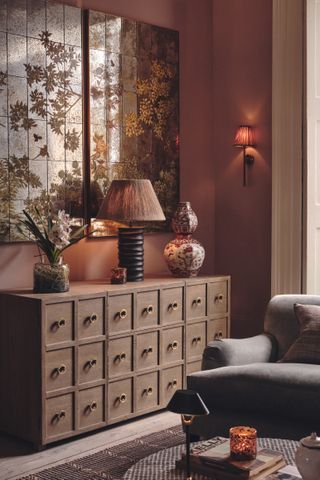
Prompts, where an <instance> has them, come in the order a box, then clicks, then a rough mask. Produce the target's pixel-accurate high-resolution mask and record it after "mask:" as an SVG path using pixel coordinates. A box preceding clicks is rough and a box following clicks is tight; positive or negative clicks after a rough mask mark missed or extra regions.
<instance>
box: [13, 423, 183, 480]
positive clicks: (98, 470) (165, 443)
mask: <svg viewBox="0 0 320 480" xmlns="http://www.w3.org/2000/svg"><path fill="white" fill-rule="evenodd" d="M184 441H185V435H184V433H183V431H182V428H181V426H180V425H177V426H175V427H172V428H169V429H167V430H162V431H161V432H157V433H153V434H151V435H146V436H145V437H140V438H137V439H135V440H131V441H130V442H126V443H121V444H119V445H116V446H114V447H111V448H108V449H106V450H102V451H101V452H97V453H94V454H92V455H88V456H86V457H81V458H79V459H76V460H73V461H71V462H68V463H64V464H62V465H58V466H56V467H52V468H49V469H46V470H42V471H41V472H39V473H35V474H32V475H28V476H27V477H21V479H20V480H120V479H121V478H122V477H123V475H124V474H125V472H126V471H127V470H128V469H129V468H130V467H132V465H134V464H135V463H137V462H138V461H139V460H141V459H142V458H144V457H147V456H149V455H151V454H153V453H156V452H158V451H160V450H162V449H164V448H167V447H174V446H176V445H180V444H182V443H183V442H184Z"/></svg>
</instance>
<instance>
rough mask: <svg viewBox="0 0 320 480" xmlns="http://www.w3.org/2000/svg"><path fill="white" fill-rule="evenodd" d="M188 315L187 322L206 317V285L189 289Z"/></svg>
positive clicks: (193, 286)
mask: <svg viewBox="0 0 320 480" xmlns="http://www.w3.org/2000/svg"><path fill="white" fill-rule="evenodd" d="M186 315H187V320H190V319H193V318H199V317H204V316H205V315H206V284H200V285H190V286H188V287H187V293H186Z"/></svg>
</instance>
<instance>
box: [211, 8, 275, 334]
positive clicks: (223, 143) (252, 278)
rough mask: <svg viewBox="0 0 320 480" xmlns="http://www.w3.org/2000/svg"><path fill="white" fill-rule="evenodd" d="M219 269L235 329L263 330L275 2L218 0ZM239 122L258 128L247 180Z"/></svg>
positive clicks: (216, 255) (215, 76) (215, 67)
mask: <svg viewBox="0 0 320 480" xmlns="http://www.w3.org/2000/svg"><path fill="white" fill-rule="evenodd" d="M212 18H213V22H212V25H213V30H212V31H213V116H214V121H213V128H212V133H213V141H214V149H213V168H214V171H215V225H214V238H215V250H214V258H215V271H216V272H221V273H225V272H227V273H230V275H231V278H232V305H231V312H232V334H233V335H234V336H240V337H241V336H246V335H250V334H253V333H255V332H260V331H261V329H262V325H263V314H264V310H265V306H266V303H267V302H268V300H269V298H270V267H271V251H270V248H271V61H272V58H271V54H272V0H213V12H212ZM239 124H251V125H254V126H255V127H256V144H257V148H256V149H255V150H252V151H251V152H250V153H254V156H255V163H254V165H253V166H252V168H251V170H250V178H249V186H248V187H243V186H242V153H241V151H240V150H239V149H237V148H235V147H233V146H232V143H233V139H234V134H235V131H236V128H237V126H238V125H239Z"/></svg>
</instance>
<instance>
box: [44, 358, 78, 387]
mask: <svg viewBox="0 0 320 480" xmlns="http://www.w3.org/2000/svg"><path fill="white" fill-rule="evenodd" d="M45 370H46V390H47V392H51V391H53V390H59V389H60V388H66V387H71V386H72V385H73V349H72V348H63V349H61V350H54V351H52V352H47V353H46V367H45Z"/></svg>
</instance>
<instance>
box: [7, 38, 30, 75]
mask: <svg viewBox="0 0 320 480" xmlns="http://www.w3.org/2000/svg"><path fill="white" fill-rule="evenodd" d="M25 63H27V39H26V37H22V36H20V35H12V34H10V33H9V34H8V74H9V75H16V76H19V77H25V76H26V71H25V66H24V64H25Z"/></svg>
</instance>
